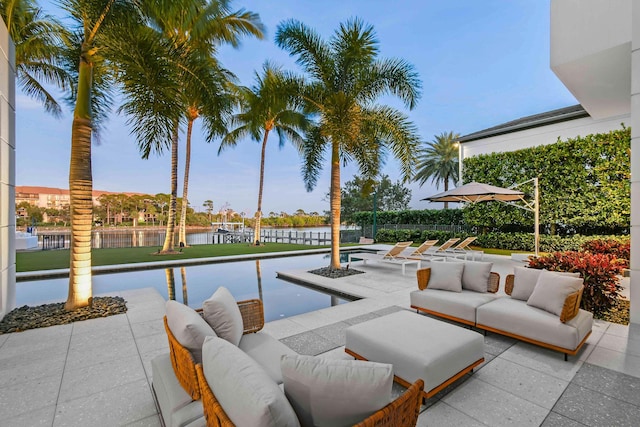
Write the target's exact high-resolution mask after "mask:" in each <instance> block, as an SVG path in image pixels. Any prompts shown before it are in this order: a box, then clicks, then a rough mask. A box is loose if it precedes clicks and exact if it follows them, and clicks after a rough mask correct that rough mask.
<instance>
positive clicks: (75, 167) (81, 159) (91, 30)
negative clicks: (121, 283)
mask: <svg viewBox="0 0 640 427" xmlns="http://www.w3.org/2000/svg"><path fill="white" fill-rule="evenodd" d="M60 6H61V7H62V9H63V10H64V11H66V12H67V13H68V14H69V16H70V17H71V18H72V19H73V20H74V21H75V23H76V29H75V31H74V32H73V33H72V34H71V36H70V38H69V53H70V55H71V56H69V61H70V62H69V64H68V70H69V71H71V72H72V73H73V79H74V83H75V88H74V91H73V99H72V102H73V104H74V112H73V124H72V129H71V161H70V166H69V193H70V216H71V251H70V252H71V255H70V263H69V295H68V297H67V301H66V303H65V309H67V310H74V309H77V308H80V307H83V306H86V305H88V304H89V301H90V298H91V296H92V286H91V285H92V284H91V226H92V222H93V200H92V189H93V177H92V172H91V138H92V134H93V133H97V132H98V131H99V129H100V128H99V123H100V120H101V119H104V118H105V116H106V113H107V111H108V106H109V101H110V92H109V87H110V85H111V80H110V77H111V74H110V73H109V72H107V68H106V67H107V58H109V57H110V50H111V44H112V43H111V42H112V41H114V40H117V39H118V37H117V36H118V35H120V34H127V33H135V31H136V29H135V28H136V27H135V25H136V24H137V18H138V16H139V15H138V13H137V11H136V9H135V8H134V2H132V1H124V0H61V1H60Z"/></svg>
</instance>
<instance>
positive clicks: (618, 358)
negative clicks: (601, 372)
mask: <svg viewBox="0 0 640 427" xmlns="http://www.w3.org/2000/svg"><path fill="white" fill-rule="evenodd" d="M587 363H591V364H592V365H598V366H602V367H603V368H608V369H613V370H614V371H618V372H622V373H625V374H627V375H632V376H634V377H640V356H634V355H631V354H626V353H620V352H618V351H613V350H609V349H607V348H603V347H596V349H595V350H593V352H592V353H591V355H590V356H589V358H587Z"/></svg>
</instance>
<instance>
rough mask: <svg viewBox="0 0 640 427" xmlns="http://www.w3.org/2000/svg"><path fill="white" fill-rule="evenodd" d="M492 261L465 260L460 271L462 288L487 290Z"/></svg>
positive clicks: (479, 290) (476, 290)
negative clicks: (462, 269)
mask: <svg viewBox="0 0 640 427" xmlns="http://www.w3.org/2000/svg"><path fill="white" fill-rule="evenodd" d="M492 267H493V263H492V262H475V261H465V263H464V271H463V272H462V289H467V290H470V291H475V292H487V285H488V283H489V276H490V275H491V268H492Z"/></svg>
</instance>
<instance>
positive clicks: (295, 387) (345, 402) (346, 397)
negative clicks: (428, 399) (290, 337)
mask: <svg viewBox="0 0 640 427" xmlns="http://www.w3.org/2000/svg"><path fill="white" fill-rule="evenodd" d="M281 367H282V377H283V379H284V392H285V395H286V396H287V398H288V399H289V402H290V403H291V406H293V409H294V410H295V412H296V414H297V415H298V419H299V420H300V424H301V425H302V426H303V427H307V426H308V427H314V426H332V427H333V426H335V427H340V426H352V425H353V424H357V423H359V422H360V421H362V420H364V419H365V418H367V417H368V416H369V415H371V414H373V413H374V412H376V411H377V410H379V409H381V408H383V407H384V406H386V405H387V404H389V402H391V387H392V385H393V366H392V365H390V364H387V363H375V362H364V361H360V360H340V359H322V358H319V357H312V356H301V355H295V356H282V366H281Z"/></svg>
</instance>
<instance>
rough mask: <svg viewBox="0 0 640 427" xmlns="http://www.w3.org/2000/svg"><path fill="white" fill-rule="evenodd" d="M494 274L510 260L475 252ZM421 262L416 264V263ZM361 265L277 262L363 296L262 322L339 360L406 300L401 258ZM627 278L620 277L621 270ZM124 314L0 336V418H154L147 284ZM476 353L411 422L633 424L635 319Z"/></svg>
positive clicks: (67, 421) (158, 310) (144, 421)
mask: <svg viewBox="0 0 640 427" xmlns="http://www.w3.org/2000/svg"><path fill="white" fill-rule="evenodd" d="M485 259H486V260H490V261H492V262H494V268H493V271H496V272H498V273H500V275H501V279H502V280H501V287H502V286H503V285H504V277H505V276H506V274H508V273H509V272H511V270H512V268H513V267H514V266H515V265H518V264H517V263H516V262H514V261H511V260H510V259H509V258H507V257H500V256H485ZM426 264H427V263H424V262H423V266H425V265H426ZM352 268H356V269H359V270H363V271H365V272H366V274H360V275H354V276H349V277H346V278H342V279H327V278H323V277H320V276H316V275H313V274H310V273H307V272H306V271H288V272H282V273H281V276H287V277H288V278H290V279H293V280H296V281H303V282H308V283H311V284H313V285H314V286H318V287H325V288H335V289H337V290H340V291H341V292H348V293H350V294H354V295H358V296H360V297H363V298H364V299H362V300H359V301H355V302H352V303H348V304H342V305H338V306H335V307H330V308H326V309H323V310H319V311H315V312H311V313H307V314H303V315H299V316H295V317H292V318H287V319H282V320H277V321H274V322H269V323H268V324H267V325H266V326H265V331H267V332H269V333H270V334H271V335H273V336H274V337H275V338H277V339H280V340H281V341H282V342H283V343H284V344H286V345H288V346H289V347H291V348H292V349H294V350H295V351H297V352H299V353H302V354H310V355H323V356H326V357H337V358H347V357H349V356H347V355H346V354H345V353H344V351H343V350H344V347H343V345H344V329H345V328H347V327H348V326H349V325H352V324H355V323H358V322H362V321H366V320H368V319H371V318H374V317H378V316H382V315H385V314H388V313H390V312H393V311H397V310H402V309H408V307H409V292H410V291H411V290H413V289H415V287H416V281H415V276H414V274H413V272H412V270H413V266H410V267H408V272H407V275H406V276H402V275H401V274H400V268H399V267H398V266H393V265H388V264H377V263H370V264H367V265H366V266H363V265H362V264H361V263H355V264H354V265H352ZM625 280H626V282H627V285H628V279H625ZM120 295H121V296H123V297H124V298H125V299H126V300H127V306H128V308H129V311H128V312H127V314H124V315H117V316H112V317H109V318H103V319H94V320H89V321H84V322H78V323H74V324H72V325H64V326H55V327H49V328H43V329H36V330H31V331H26V332H22V333H14V334H8V335H0V419H2V420H3V421H2V424H3V425H6V426H25V425H29V426H39V425H47V426H66V425H70V426H74V425H77V426H86V425H104V426H113V425H126V426H159V425H161V423H160V419H159V416H158V410H157V408H156V406H155V403H154V400H153V395H152V391H151V381H152V378H151V368H150V361H151V359H153V358H154V357H155V356H157V355H159V354H162V353H165V352H167V351H168V348H167V339H166V336H165V332H164V328H163V324H162V316H163V315H164V299H163V298H162V297H161V296H160V294H158V293H157V291H155V290H152V289H149V288H147V289H140V290H135V291H125V292H122V293H120ZM485 359H486V362H485V363H484V364H483V365H482V366H481V367H480V368H479V369H477V370H476V371H475V373H474V374H472V375H468V376H466V377H465V378H463V379H461V380H459V381H458V382H457V383H456V384H454V385H453V386H452V387H450V388H449V389H447V390H446V391H445V392H442V393H440V394H439V395H437V396H436V397H434V398H432V399H430V400H429V401H428V402H427V405H426V406H427V408H426V410H425V411H423V412H422V414H421V415H420V419H419V422H418V425H420V426H456V425H464V426H480V425H492V426H499V425H518V426H538V425H543V426H579V425H592V426H596V425H598V426H599V425H621V426H624V425H628V426H632V425H634V426H635V425H637V424H638V423H639V422H640V394H639V393H638V390H640V328H638V327H637V325H636V326H634V327H627V326H622V325H617V324H610V323H607V322H602V321H596V322H595V325H594V330H593V333H592V335H591V337H590V338H589V340H588V344H587V345H586V346H585V348H584V349H583V350H582V351H581V352H580V353H579V354H578V356H576V357H570V358H569V361H568V362H564V361H563V357H562V355H561V354H560V353H557V352H553V351H548V350H545V349H542V348H539V347H535V346H532V345H529V344H525V343H522V342H518V341H516V340H513V339H511V338H505V337H502V336H499V335H495V334H489V335H488V336H487V337H485Z"/></svg>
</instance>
